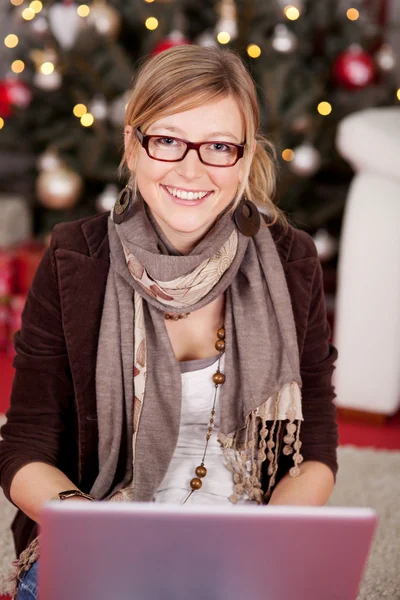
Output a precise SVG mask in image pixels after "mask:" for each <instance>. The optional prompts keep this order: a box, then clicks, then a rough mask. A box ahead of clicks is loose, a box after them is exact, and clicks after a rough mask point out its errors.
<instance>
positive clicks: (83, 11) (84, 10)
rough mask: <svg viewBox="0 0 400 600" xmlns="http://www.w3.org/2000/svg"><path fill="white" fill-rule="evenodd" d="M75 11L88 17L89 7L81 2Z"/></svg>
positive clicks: (81, 15)
mask: <svg viewBox="0 0 400 600" xmlns="http://www.w3.org/2000/svg"><path fill="white" fill-rule="evenodd" d="M76 12H77V13H78V15H79V16H80V17H88V16H89V14H90V8H89V7H88V5H87V4H81V5H80V6H78V8H77V9H76Z"/></svg>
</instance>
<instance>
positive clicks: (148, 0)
mask: <svg viewBox="0 0 400 600" xmlns="http://www.w3.org/2000/svg"><path fill="white" fill-rule="evenodd" d="M144 1H145V2H147V3H148V4H151V3H152V2H154V0H144Z"/></svg>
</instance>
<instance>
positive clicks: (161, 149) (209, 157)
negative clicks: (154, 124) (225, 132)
mask: <svg viewBox="0 0 400 600" xmlns="http://www.w3.org/2000/svg"><path fill="white" fill-rule="evenodd" d="M186 147H187V145H186V144H185V142H182V141H181V140H177V139H175V138H166V137H156V138H151V139H150V140H149V153H150V155H151V156H152V158H155V159H161V160H171V161H173V160H180V159H181V158H182V156H183V155H184V154H185V152H186ZM199 151H200V156H201V158H202V160H204V161H205V162H207V163H209V164H211V165H215V166H229V165H231V164H233V163H234V162H235V160H236V157H237V151H238V149H237V148H236V146H232V145H231V144H227V143H223V142H220V143H215V142H214V143H210V144H208V143H205V144H202V145H201V146H200V149H199Z"/></svg>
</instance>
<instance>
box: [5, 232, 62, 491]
mask: <svg viewBox="0 0 400 600" xmlns="http://www.w3.org/2000/svg"><path fill="white" fill-rule="evenodd" d="M55 246H56V242H55V236H54V235H53V239H52V243H51V246H50V248H49V249H48V250H47V252H46V253H45V255H44V257H43V259H42V261H41V263H40V264H39V267H38V269H37V272H36V274H35V277H34V279H33V282H32V286H31V289H30V291H29V293H28V297H27V301H26V304H25V307H24V311H23V314H22V326H21V329H20V331H19V332H18V333H17V334H16V336H15V339H14V344H15V350H16V353H17V354H16V357H15V358H14V363H13V366H14V367H15V369H16V372H15V376H14V380H13V386H12V392H11V399H10V408H9V410H8V412H7V422H6V424H5V425H4V426H3V427H2V430H1V435H2V438H3V439H2V441H1V442H0V483H1V487H2V488H3V491H4V494H5V495H6V497H7V498H8V499H9V500H10V501H11V499H10V486H11V482H12V479H13V477H14V475H15V474H16V472H17V471H18V470H19V469H20V468H21V467H23V466H24V465H26V464H27V463H30V462H36V461H39V462H44V463H47V464H50V465H54V466H57V467H59V468H62V465H61V464H60V446H61V444H62V441H63V435H64V432H65V430H66V427H67V423H68V419H69V418H70V416H69V411H68V406H69V405H70V404H71V401H72V402H73V389H72V382H71V377H70V372H69V362H68V355H67V349H66V345H65V339H64V332H63V324H62V319H61V311H60V302H59V293H58V284H57V277H56V269H55V264H54V251H55ZM72 452H73V450H72Z"/></svg>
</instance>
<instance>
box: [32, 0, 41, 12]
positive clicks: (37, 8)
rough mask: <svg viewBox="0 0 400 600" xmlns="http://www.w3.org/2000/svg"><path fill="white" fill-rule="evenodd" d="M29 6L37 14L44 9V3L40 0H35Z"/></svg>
mask: <svg viewBox="0 0 400 600" xmlns="http://www.w3.org/2000/svg"><path fill="white" fill-rule="evenodd" d="M29 8H30V9H31V10H33V12H34V13H35V14H36V15H37V14H38V13H40V11H41V10H42V8H43V4H42V3H41V2H40V0H33V2H31V3H30V5H29Z"/></svg>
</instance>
